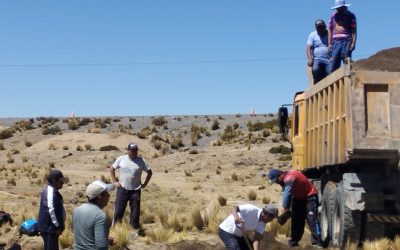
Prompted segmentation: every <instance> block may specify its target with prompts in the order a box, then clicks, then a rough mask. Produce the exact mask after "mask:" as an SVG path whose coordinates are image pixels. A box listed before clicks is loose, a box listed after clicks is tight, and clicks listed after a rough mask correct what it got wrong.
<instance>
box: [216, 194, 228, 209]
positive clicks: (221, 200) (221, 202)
mask: <svg viewBox="0 0 400 250" xmlns="http://www.w3.org/2000/svg"><path fill="white" fill-rule="evenodd" d="M226 202H227V199H226V198H225V197H224V196H222V195H219V196H218V203H219V205H220V206H221V207H223V206H225V205H226Z"/></svg>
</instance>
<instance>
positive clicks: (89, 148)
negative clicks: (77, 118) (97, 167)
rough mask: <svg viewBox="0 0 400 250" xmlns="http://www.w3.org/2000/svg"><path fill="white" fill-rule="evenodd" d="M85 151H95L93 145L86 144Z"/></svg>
mask: <svg viewBox="0 0 400 250" xmlns="http://www.w3.org/2000/svg"><path fill="white" fill-rule="evenodd" d="M85 149H86V150H87V151H92V150H93V147H92V144H89V143H86V144H85Z"/></svg>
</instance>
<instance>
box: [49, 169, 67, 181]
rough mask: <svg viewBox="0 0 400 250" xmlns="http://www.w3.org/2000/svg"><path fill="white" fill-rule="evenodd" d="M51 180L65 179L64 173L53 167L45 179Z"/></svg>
mask: <svg viewBox="0 0 400 250" xmlns="http://www.w3.org/2000/svg"><path fill="white" fill-rule="evenodd" d="M52 180H62V181H65V178H64V175H63V173H62V172H61V171H60V170H57V169H53V170H51V171H50V173H49V175H48V176H47V181H49V182H50V181H52Z"/></svg>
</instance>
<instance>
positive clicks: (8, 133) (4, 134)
mask: <svg viewBox="0 0 400 250" xmlns="http://www.w3.org/2000/svg"><path fill="white" fill-rule="evenodd" d="M14 132H15V130H14V129H13V128H8V129H5V130H2V131H1V132H0V139H1V140H4V139H8V138H11V137H13V135H14Z"/></svg>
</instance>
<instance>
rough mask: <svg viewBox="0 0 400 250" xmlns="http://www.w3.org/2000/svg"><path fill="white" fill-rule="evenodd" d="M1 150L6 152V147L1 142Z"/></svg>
mask: <svg viewBox="0 0 400 250" xmlns="http://www.w3.org/2000/svg"><path fill="white" fill-rule="evenodd" d="M0 150H6V148H5V147H4V144H3V143H2V142H0Z"/></svg>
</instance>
